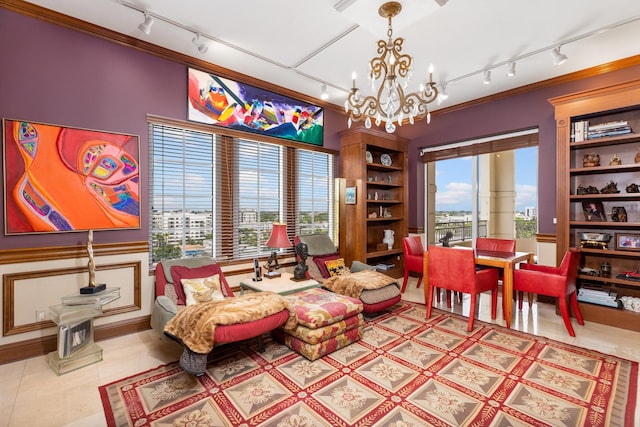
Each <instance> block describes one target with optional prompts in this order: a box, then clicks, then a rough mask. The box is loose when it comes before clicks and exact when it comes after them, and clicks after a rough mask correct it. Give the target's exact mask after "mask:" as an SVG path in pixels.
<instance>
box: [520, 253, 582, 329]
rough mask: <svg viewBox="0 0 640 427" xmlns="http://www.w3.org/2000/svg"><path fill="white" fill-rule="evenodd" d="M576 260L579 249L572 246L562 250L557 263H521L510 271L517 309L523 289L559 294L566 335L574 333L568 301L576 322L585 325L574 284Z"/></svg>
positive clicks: (578, 259)
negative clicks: (517, 292) (561, 255)
mask: <svg viewBox="0 0 640 427" xmlns="http://www.w3.org/2000/svg"><path fill="white" fill-rule="evenodd" d="M579 263H580V250H578V249H575V248H574V249H570V250H569V251H567V253H565V255H564V257H563V258H562V262H561V263H560V266H559V267H550V266H546V265H538V264H526V263H523V264H520V269H517V270H514V271H513V290H514V291H519V294H518V309H520V310H521V309H522V296H523V292H529V293H534V294H541V295H548V296H552V297H556V298H559V304H560V312H561V313H562V319H563V320H564V324H565V326H566V327H567V330H568V331H569V335H571V336H572V337H575V336H576V334H575V332H574V331H573V327H572V326H571V318H570V317H569V307H568V305H567V303H570V304H571V309H572V310H573V314H574V315H575V316H576V319H577V320H578V324H580V325H584V320H582V314H581V313H580V307H579V306H578V297H577V293H578V292H577V288H576V277H577V275H578V265H579ZM567 300H568V301H567ZM529 306H531V300H529Z"/></svg>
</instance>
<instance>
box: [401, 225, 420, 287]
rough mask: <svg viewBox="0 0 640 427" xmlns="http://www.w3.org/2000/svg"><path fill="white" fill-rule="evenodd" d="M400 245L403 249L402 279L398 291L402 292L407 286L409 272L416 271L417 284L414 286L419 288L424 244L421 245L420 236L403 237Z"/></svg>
mask: <svg viewBox="0 0 640 427" xmlns="http://www.w3.org/2000/svg"><path fill="white" fill-rule="evenodd" d="M402 247H403V249H404V281H403V282H402V289H400V292H404V290H405V288H406V287H407V280H409V273H411V272H413V273H418V286H416V287H417V288H419V287H420V283H421V282H422V274H423V268H424V264H423V262H424V259H423V257H424V246H422V238H421V237H420V236H408V237H403V238H402Z"/></svg>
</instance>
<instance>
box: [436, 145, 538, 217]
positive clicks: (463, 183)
mask: <svg viewBox="0 0 640 427" xmlns="http://www.w3.org/2000/svg"><path fill="white" fill-rule="evenodd" d="M537 158H538V147H527V148H521V149H518V150H515V179H516V206H515V209H516V211H524V210H525V209H526V208H527V207H534V208H536V209H537V205H538V192H537V187H538V186H537V182H538V177H537V165H538V161H537ZM471 182H472V176H471V157H465V158H456V159H449V160H442V161H439V162H438V166H436V186H437V189H438V190H437V193H436V210H437V211H471Z"/></svg>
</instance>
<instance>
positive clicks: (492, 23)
mask: <svg viewBox="0 0 640 427" xmlns="http://www.w3.org/2000/svg"><path fill="white" fill-rule="evenodd" d="M400 2H401V3H402V6H403V10H402V12H401V13H400V15H399V16H398V17H397V18H394V20H393V30H394V32H393V35H394V37H403V38H404V39H405V42H404V49H403V52H404V53H408V54H410V55H412V56H413V57H414V66H413V78H412V80H411V82H410V85H409V89H410V90H416V89H417V88H418V85H419V83H420V82H421V81H425V80H426V79H427V70H428V68H429V65H430V64H433V65H434V67H435V71H434V73H433V80H434V81H436V82H439V83H441V82H448V84H447V88H446V91H447V93H448V95H449V98H448V99H447V100H445V101H443V102H442V103H441V104H440V105H437V106H436V105H432V106H430V109H431V110H432V111H434V110H437V109H439V108H444V107H450V106H453V105H456V104H460V103H463V102H467V101H470V100H473V99H477V98H482V97H485V96H488V95H491V94H495V93H499V92H502V91H505V90H509V89H513V88H516V87H519V86H524V85H527V84H530V83H535V82H539V81H542V80H546V79H550V78H553V77H557V76H560V75H564V74H568V73H571V72H575V71H579V70H583V69H587V68H590V67H593V66H596V65H600V64H603V63H608V62H611V61H615V60H618V59H622V58H627V57H630V56H634V55H638V54H640V43H639V42H638V41H639V40H640V2H639V1H638V0H607V1H606V2H605V1H603V0H518V1H514V0H448V1H447V0H400ZM29 3H33V4H36V5H40V6H43V7H45V8H47V9H51V10H54V11H57V12H60V13H63V14H65V15H69V16H72V17H75V18H78V19H81V20H83V21H87V22H90V23H92V24H96V25H99V26H101V27H105V28H107V29H110V30H114V31H117V32H119V33H122V34H125V35H128V36H131V37H135V38H139V39H141V40H144V41H146V42H149V43H152V44H155V45H159V46H162V47H165V48H168V49H170V50H173V51H176V52H180V53H183V54H187V55H190V56H193V57H195V58H198V59H203V60H206V61H208V62H211V63H212V64H215V65H217V66H220V67H224V68H227V69H230V70H233V71H236V72H239V73H242V74H245V75H248V76H251V77H253V78H257V79H259V80H263V81H266V82H269V83H273V84H275V85H278V86H282V87H286V88H289V89H291V90H294V91H296V92H299V93H302V94H305V95H308V96H311V97H314V98H319V97H320V90H321V85H322V84H326V85H327V91H328V93H329V96H330V98H329V99H328V100H327V102H330V103H334V104H337V105H340V106H342V105H343V104H344V101H345V99H346V96H347V93H348V89H349V88H350V87H351V74H352V72H354V71H355V72H356V73H357V74H358V76H361V77H360V78H359V79H358V82H359V85H358V86H359V87H360V88H361V90H362V91H363V92H364V91H366V90H368V89H366V88H368V87H370V86H369V84H368V81H367V79H366V77H365V76H366V75H367V72H368V62H369V60H370V59H371V58H372V57H373V56H374V55H375V54H376V42H377V41H378V40H379V39H385V40H386V33H387V20H386V19H385V18H382V17H380V16H379V15H378V13H377V11H378V7H379V5H380V4H382V3H383V1H382V0H355V1H354V2H353V4H351V5H350V6H348V7H347V8H346V9H345V10H344V11H343V12H339V11H337V10H336V9H335V8H334V4H336V3H338V0H314V1H311V0H306V1H300V0H270V1H257V0H248V1H236V2H224V3H223V2H217V1H211V0H182V1H179V2H178V1H175V0H153V1H152V0H92V1H77V0H34V1H29ZM440 4H443V5H442V6H440ZM143 11H148V12H149V13H150V15H151V16H153V17H154V18H155V23H154V24H153V26H152V28H151V32H150V34H149V35H146V34H144V33H143V32H142V31H140V30H139V29H138V25H139V24H140V23H141V22H142V21H143V20H144V16H143V13H142V12H143ZM191 31H194V32H199V33H200V34H201V37H202V38H206V39H207V43H208V45H209V49H208V51H207V52H206V53H205V54H200V53H199V52H198V50H197V49H196V47H195V46H194V44H193V43H192V41H191V40H192V39H193V38H194V33H193V32H191ZM560 45H561V52H562V53H563V54H566V55H567V56H568V58H569V59H568V60H567V61H566V62H565V63H564V64H562V65H559V66H554V65H553V63H552V58H551V55H550V51H551V49H552V48H553V47H557V46H560ZM511 61H515V62H516V75H515V76H513V77H507V76H506V73H507V66H508V63H509V62H511ZM486 69H490V70H491V74H492V75H491V81H492V82H491V84H489V85H485V84H483V71H484V70H486Z"/></svg>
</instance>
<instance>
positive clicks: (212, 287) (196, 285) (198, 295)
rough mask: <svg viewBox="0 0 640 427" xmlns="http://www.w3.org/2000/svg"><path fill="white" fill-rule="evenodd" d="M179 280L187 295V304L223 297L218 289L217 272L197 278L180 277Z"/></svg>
mask: <svg viewBox="0 0 640 427" xmlns="http://www.w3.org/2000/svg"><path fill="white" fill-rule="evenodd" d="M180 282H181V283H182V287H183V289H184V293H185V295H186V297H187V305H194V304H198V303H201V302H209V301H213V300H218V301H219V300H223V299H224V295H222V291H221V290H220V275H219V274H214V275H213V276H211V277H202V278H199V279H182V280H181V281H180Z"/></svg>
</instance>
